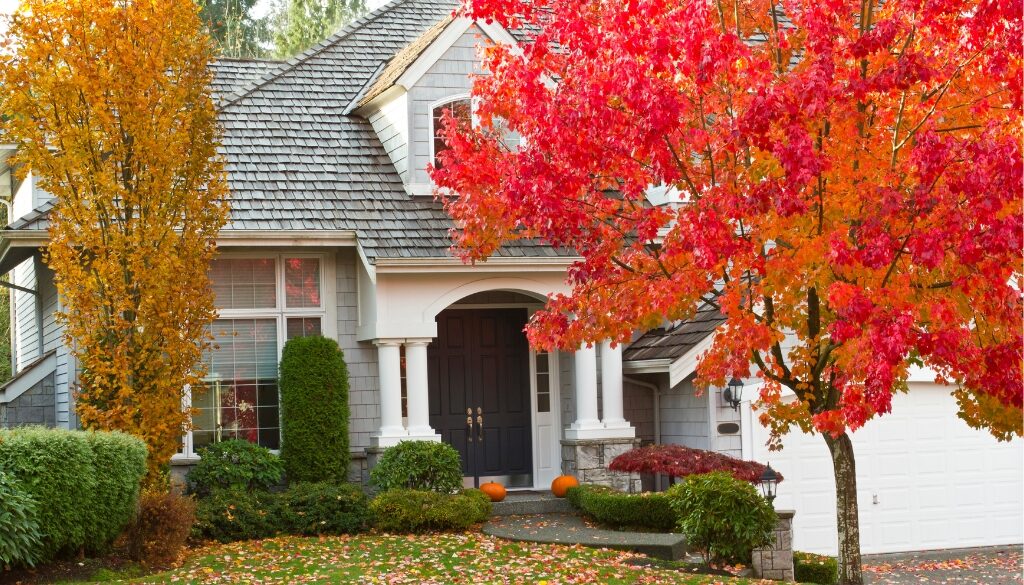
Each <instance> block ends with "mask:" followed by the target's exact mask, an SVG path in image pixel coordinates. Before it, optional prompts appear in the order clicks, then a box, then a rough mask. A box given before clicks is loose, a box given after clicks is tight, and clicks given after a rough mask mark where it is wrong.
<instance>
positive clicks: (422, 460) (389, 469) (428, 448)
mask: <svg viewBox="0 0 1024 585" xmlns="http://www.w3.org/2000/svg"><path fill="white" fill-rule="evenodd" d="M370 483H372V484H373V485H375V486H377V487H378V488H380V489H381V490H384V491H387V490H392V489H398V488H403V489H410V490H426V491H433V492H438V493H442V494H450V493H453V492H456V491H458V490H459V489H460V488H461V487H462V460H461V459H460V458H459V452H458V451H456V450H455V448H454V447H452V446H451V445H448V444H447V443H438V442H436V441H402V442H401V443H399V444H397V445H395V446H394V447H388V448H387V449H385V450H384V453H382V454H381V456H380V459H379V460H378V461H377V464H376V465H374V466H373V469H371V470H370Z"/></svg>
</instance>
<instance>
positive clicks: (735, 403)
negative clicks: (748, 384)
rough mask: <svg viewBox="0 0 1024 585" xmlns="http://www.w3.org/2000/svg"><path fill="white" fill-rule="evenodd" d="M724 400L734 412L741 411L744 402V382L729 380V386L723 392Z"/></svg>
mask: <svg viewBox="0 0 1024 585" xmlns="http://www.w3.org/2000/svg"><path fill="white" fill-rule="evenodd" d="M722 399H723V400H725V401H726V402H727V403H729V406H731V407H732V409H733V410H739V409H740V403H741V402H743V380H740V379H739V378H733V379H731V380H729V385H728V386H726V387H725V389H724V390H722Z"/></svg>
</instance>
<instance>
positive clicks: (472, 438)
mask: <svg viewBox="0 0 1024 585" xmlns="http://www.w3.org/2000/svg"><path fill="white" fill-rule="evenodd" d="M541 304H542V302H541V301H540V300H539V299H537V298H534V297H532V296H527V295H525V294H522V293H518V292H512V291H490V292H485V293H477V294H474V295H470V296H468V297H465V298H463V299H461V300H459V301H457V302H455V303H453V304H452V305H450V306H449V307H448V308H446V309H445V310H443V311H441V312H440V313H438V315H437V316H436V318H435V320H436V322H437V337H436V338H435V339H434V340H433V341H432V342H431V343H430V345H429V346H428V347H427V364H428V365H427V370H428V388H429V407H430V426H431V427H432V428H433V429H434V430H435V431H436V432H437V433H439V434H440V435H441V438H442V440H443V441H445V442H446V443H449V444H451V445H452V446H453V447H455V448H456V449H457V450H458V451H459V454H460V455H461V456H462V461H463V475H464V478H465V483H466V484H467V485H479V484H480V483H483V482H486V481H497V482H499V483H502V484H504V485H505V486H507V487H511V488H528V487H533V486H534V483H535V479H536V478H535V477H534V476H535V463H536V462H535V460H534V459H535V452H536V451H537V445H536V444H535V443H536V442H537V441H538V437H536V436H535V435H536V434H537V433H536V422H537V418H538V417H537V414H538V408H539V407H540V408H541V410H544V411H550V409H551V405H550V402H545V403H544V404H540V405H538V399H537V395H538V393H537V390H538V387H537V383H538V373H537V369H538V363H539V362H538V357H537V356H536V355H535V354H531V352H530V349H529V346H528V344H527V341H526V335H525V334H524V333H523V328H524V327H525V325H526V323H527V320H528V319H529V315H530V313H531V312H532V311H534V310H536V309H537V308H539V307H540V306H541ZM542 361H543V364H542V365H541V368H540V369H543V370H544V371H545V372H547V370H548V364H547V361H546V356H545V357H544V360H542ZM541 383H542V384H543V385H547V384H549V381H548V378H547V377H545V378H543V379H542V381H541ZM550 391H551V390H550V387H544V388H541V394H542V395H544V398H546V399H548V400H549V399H550V397H549V396H547V395H548V394H549V393H550ZM541 402H544V401H543V400H542V401H541ZM541 447H542V448H550V445H544V446H541ZM545 459H546V457H545Z"/></svg>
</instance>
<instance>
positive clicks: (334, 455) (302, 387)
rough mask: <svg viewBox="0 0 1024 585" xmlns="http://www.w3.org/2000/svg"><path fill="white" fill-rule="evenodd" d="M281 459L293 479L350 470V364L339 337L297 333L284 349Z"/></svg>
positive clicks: (329, 477) (334, 477) (324, 477)
mask: <svg viewBox="0 0 1024 585" xmlns="http://www.w3.org/2000/svg"><path fill="white" fill-rule="evenodd" d="M280 388H281V460H282V461H283V462H284V468H285V474H286V475H287V477H288V481H289V482H303V481H305V482H317V481H333V482H340V481H344V480H345V478H346V477H347V476H348V465H349V459H350V455H349V451H348V417H349V408H348V370H347V368H346V366H345V359H344V356H343V354H342V352H341V350H340V349H339V348H338V343H337V342H336V341H334V340H333V339H327V338H326V337H320V336H313V337H296V338H294V339H290V340H289V341H288V343H286V344H285V346H284V350H283V351H282V353H281V379H280Z"/></svg>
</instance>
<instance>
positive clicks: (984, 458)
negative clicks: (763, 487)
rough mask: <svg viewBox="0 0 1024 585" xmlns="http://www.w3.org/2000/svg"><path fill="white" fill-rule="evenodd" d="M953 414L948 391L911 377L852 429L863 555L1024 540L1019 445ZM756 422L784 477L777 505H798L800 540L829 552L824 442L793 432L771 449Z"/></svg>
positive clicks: (757, 443)
mask: <svg viewBox="0 0 1024 585" xmlns="http://www.w3.org/2000/svg"><path fill="white" fill-rule="evenodd" d="M955 413H956V403H955V401H954V400H953V398H952V397H951V396H950V395H949V389H947V388H942V387H938V386H936V385H934V384H931V383H912V384H911V392H910V393H909V394H907V395H898V396H896V397H895V398H894V401H893V413H892V414H890V415H887V416H884V417H882V418H880V419H877V420H874V421H872V422H870V423H869V424H868V425H867V426H866V427H865V428H863V429H861V430H859V431H857V432H856V433H854V434H853V443H854V453H855V454H856V457H857V475H858V501H859V503H860V515H861V543H862V550H863V551H864V552H865V553H881V552H898V551H909V550H927V549H937V548H955V547H969V546H988V545H999V544H1015V543H1020V542H1021V541H1022V540H1024V529H1022V525H1021V518H1022V517H1024V501H1022V500H1024V496H1022V494H1024V443H1022V441H1021V440H1014V441H1012V442H1009V443H999V442H997V441H996V440H995V439H994V438H992V437H991V435H989V434H988V433H987V432H985V431H979V430H976V429H971V428H969V427H968V426H967V425H966V424H964V423H963V422H962V421H961V420H959V419H957V417H956V414H955ZM752 420H754V421H756V420H757V417H756V416H755V417H753V418H752ZM754 426H755V428H754V429H753V431H754V437H753V441H752V444H753V446H754V454H753V455H754V459H757V460H759V461H769V462H771V464H772V467H774V468H776V469H778V470H779V471H780V472H781V473H782V474H783V475H785V477H786V481H784V482H783V483H782V484H780V486H779V498H778V499H777V500H776V507H778V508H780V509H783V508H792V509H795V510H796V513H797V515H796V518H795V519H794V530H795V534H794V543H795V545H796V548H798V549H801V550H808V551H812V552H821V553H827V554H835V552H836V536H835V530H836V528H835V496H834V493H835V491H834V490H835V488H834V483H833V479H832V463H831V459H830V457H829V454H828V449H827V448H826V447H825V444H824V441H822V439H821V437H819V436H809V435H804V434H803V433H800V432H799V431H798V430H797V431H794V432H793V433H791V434H790V435H789V436H787V437H786V438H785V439H784V440H783V444H784V445H785V448H784V449H783V450H782V451H781V452H778V453H771V452H768V451H767V449H766V448H765V447H764V446H763V444H764V442H765V441H766V439H767V434H768V433H767V431H766V430H764V429H763V428H762V427H760V425H758V424H756V422H755V425H754ZM875 496H877V498H878V504H874V503H873V502H874V498H875Z"/></svg>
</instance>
